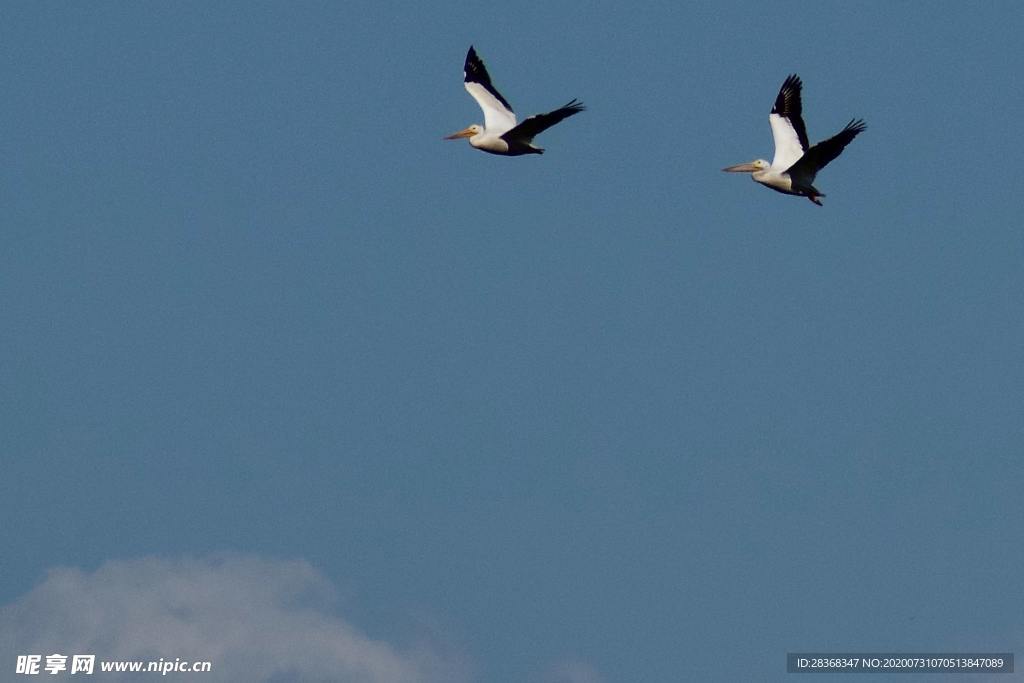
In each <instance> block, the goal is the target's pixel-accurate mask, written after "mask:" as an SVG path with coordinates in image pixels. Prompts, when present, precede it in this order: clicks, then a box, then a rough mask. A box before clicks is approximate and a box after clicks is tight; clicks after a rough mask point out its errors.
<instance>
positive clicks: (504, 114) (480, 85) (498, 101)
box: [445, 45, 584, 157]
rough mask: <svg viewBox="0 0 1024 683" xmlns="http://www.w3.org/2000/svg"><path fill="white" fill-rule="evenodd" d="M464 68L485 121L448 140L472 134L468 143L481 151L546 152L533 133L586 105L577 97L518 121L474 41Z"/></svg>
mask: <svg viewBox="0 0 1024 683" xmlns="http://www.w3.org/2000/svg"><path fill="white" fill-rule="evenodd" d="M463 70H464V72H465V85H466V90H468V91H469V94H470V95H472V96H473V99H474V100H476V103H477V104H479V105H480V108H481V109H483V110H484V125H483V126H481V125H480V124H478V123H474V124H473V125H472V126H469V127H468V128H464V129H463V130H460V131H459V132H458V133H452V134H451V135H448V136H446V137H445V140H457V139H458V138H469V144H471V145H473V146H474V147H476V148H477V149H479V150H480V151H482V152H489V153H491V154H502V155H505V156H510V157H514V156H519V155H520V154H543V153H544V150H543V149H541V148H540V147H534V145H533V137H534V136H535V135H537V134H539V133H541V132H543V131H545V130H547V129H548V128H550V127H551V126H553V125H555V124H556V123H558V122H559V121H561V120H562V119H565V118H568V117H570V116H572V115H573V114H578V113H580V112H581V111H583V109H584V107H583V104H582V103H581V102H577V101H576V100H575V99H574V100H573V101H571V102H569V103H568V104H566V105H565V106H564V107H560V108H558V109H556V110H554V111H551V112H548V113H547V114H537V115H535V116H531V117H530V118H528V119H526V120H525V121H523V122H522V123H520V124H519V125H516V115H515V113H513V111H512V106H511V105H510V104H509V103H508V101H507V100H506V99H505V98H504V97H502V96H501V93H499V92H498V90H497V89H496V88H495V87H494V85H493V84H492V83H491V77H490V76H489V75H488V73H487V69H485V68H484V63H483V62H482V61H481V60H480V58H479V57H477V54H476V50H474V49H473V46H472V45H470V46H469V52H467V53H466V66H465V67H463Z"/></svg>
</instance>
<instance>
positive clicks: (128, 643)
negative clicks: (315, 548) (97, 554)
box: [0, 557, 573, 683]
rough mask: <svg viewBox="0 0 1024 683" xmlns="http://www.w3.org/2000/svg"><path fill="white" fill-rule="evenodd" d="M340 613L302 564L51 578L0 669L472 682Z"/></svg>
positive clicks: (29, 605) (11, 628)
mask: <svg viewBox="0 0 1024 683" xmlns="http://www.w3.org/2000/svg"><path fill="white" fill-rule="evenodd" d="M333 606H334V589H333V587H332V585H331V584H330V582H329V581H328V580H327V579H326V578H325V577H323V576H322V575H321V574H320V573H319V572H317V571H316V570H315V569H313V568H312V567H311V566H310V565H309V564H307V563H305V562H301V561H278V560H266V559H259V558H254V557H223V558H216V559H204V560H196V559H185V560H167V559H158V558H148V559H141V560H128V561H111V562H107V563H106V564H104V565H103V566H101V567H100V568H99V569H97V570H96V571H95V572H91V573H89V572H82V571H80V570H77V569H55V570H51V571H50V572H49V573H48V574H47V576H46V578H45V580H44V581H43V582H42V583H41V584H39V585H38V586H36V587H35V588H34V589H33V590H31V591H30V592H29V593H27V594H26V595H24V596H23V597H22V598H20V599H19V600H17V601H16V602H14V603H12V604H10V605H7V606H5V607H3V608H0V666H2V667H4V670H6V671H8V672H13V670H14V668H13V667H14V659H15V656H16V655H18V654H41V655H43V656H44V657H45V655H47V654H52V653H61V654H65V655H71V654H95V655H96V659H97V662H98V661H99V660H104V659H105V660H157V659H160V658H163V659H165V660H172V661H173V660H174V659H175V658H179V657H180V658H181V659H182V660H184V661H193V660H208V661H210V662H212V664H213V668H212V672H211V673H208V674H191V675H186V674H180V675H179V676H178V677H175V676H174V675H173V674H172V675H170V676H169V677H167V679H171V680H174V679H175V678H177V679H178V680H184V679H185V678H188V679H189V680H202V681H204V683H219V682H221V681H223V682H227V681H252V682H253V683H275V682H277V681H332V682H339V683H349V682H351V683H356V682H358V683H433V682H434V681H445V682H453V681H462V680H468V678H469V677H468V675H467V673H466V665H465V664H464V663H463V662H461V661H459V658H458V657H454V656H451V655H450V654H447V653H444V652H443V649H441V648H438V647H436V646H434V645H431V644H426V643H415V644H412V645H410V646H408V647H398V646H396V645H394V644H391V643H387V642H382V641H379V640H373V639H371V638H369V637H367V636H366V635H365V634H364V633H362V632H360V630H359V629H357V628H356V627H354V626H353V625H352V624H350V623H348V622H346V621H345V620H344V619H342V618H340V617H339V616H337V615H336V614H335V612H334V610H333ZM97 673H99V672H98V671H97ZM151 676H152V674H151ZM161 678H164V677H161ZM137 679H138V677H137V676H136V680H137ZM103 680H105V681H107V680H110V681H118V680H129V679H128V678H127V677H120V676H118V675H117V674H104V675H103ZM569 680H573V679H569Z"/></svg>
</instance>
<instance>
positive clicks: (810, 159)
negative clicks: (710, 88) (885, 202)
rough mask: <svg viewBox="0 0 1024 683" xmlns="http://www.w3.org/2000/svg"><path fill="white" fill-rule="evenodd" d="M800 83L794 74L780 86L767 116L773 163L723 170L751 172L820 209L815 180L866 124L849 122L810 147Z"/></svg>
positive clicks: (760, 180)
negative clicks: (802, 114)
mask: <svg viewBox="0 0 1024 683" xmlns="http://www.w3.org/2000/svg"><path fill="white" fill-rule="evenodd" d="M802 89H803V83H801V81H800V77H799V76H797V75H796V74H793V75H791V76H789V77H788V78H787V79H786V81H785V82H784V83H783V84H782V88H781V89H780V90H779V95H778V97H776V98H775V106H773V107H772V111H771V114H769V115H768V122H769V123H770V124H771V127H772V137H773V138H775V157H774V158H773V159H772V163H770V164H769V163H768V162H767V161H765V160H764V159H755V160H754V161H751V162H749V163H746V164H737V165H736V166H729V167H728V168H723V169H722V170H723V171H726V172H728V173H750V175H751V178H753V179H754V181H756V182H758V183H761V184H762V185H764V186H765V187H769V188H771V189H773V190H775V191H776V192H782V193H784V194H792V195H797V196H799V197H807V198H808V199H810V200H811V201H812V202H814V203H815V204H817V205H818V206H821V205H822V204H821V198H822V197H824V196H825V195H823V194H822V193H821V192H820V191H819V190H818V189H817V188H815V187H814V185H813V183H814V177H815V176H816V175H817V174H818V171H820V170H821V169H823V168H825V166H827V165H828V163H829V162H830V161H832V160H833V159H835V158H836V157H837V156H839V155H840V154H841V153H842V151H843V149H844V148H845V147H846V146H847V145H848V144H850V142H852V141H853V139H854V138H855V137H857V135H858V134H859V133H861V132H862V131H863V130H864V129H865V128H867V125H865V123H864V121H863V120H862V119H852V120H851V121H850V122H849V123H848V124H846V127H845V128H843V129H842V130H841V131H839V132H838V133H836V134H835V135H833V136H832V137H830V138H829V139H828V140H825V141H823V142H819V143H818V144H816V145H814V146H813V147H809V146H808V143H807V129H806V128H805V127H804V120H803V118H801V113H802V108H803V107H802V105H801V103H800V91H801V90H802Z"/></svg>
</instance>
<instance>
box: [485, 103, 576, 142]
mask: <svg viewBox="0 0 1024 683" xmlns="http://www.w3.org/2000/svg"><path fill="white" fill-rule="evenodd" d="M584 109H586V107H584V106H583V103H582V102H577V101H576V100H575V99H574V100H572V101H571V102H568V103H566V104H565V106H562V107H559V108H558V109H556V110H554V111H550V112H548V113H547V114H536V115H534V116H531V117H530V118H528V119H526V120H525V121H523V122H522V123H520V124H519V125H518V126H516V127H515V128H513V129H512V130H510V131H508V132H507V133H505V134H504V135H502V136H501V137H502V138H504V139H505V140H508V141H511V140H518V141H521V142H526V143H529V142H530V141H531V140H533V137H534V136H535V135H539V134H540V133H542V132H543V131H545V130H547V129H548V128H550V127H551V126H553V125H555V124H556V123H558V122H559V121H561V120H563V119H567V118H569V117H570V116H572V115H573V114H579V113H580V112H581V111H583V110H584Z"/></svg>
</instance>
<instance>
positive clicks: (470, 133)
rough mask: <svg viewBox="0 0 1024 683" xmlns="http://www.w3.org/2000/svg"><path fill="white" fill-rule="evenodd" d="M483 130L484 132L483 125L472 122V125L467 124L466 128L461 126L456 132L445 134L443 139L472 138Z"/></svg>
mask: <svg viewBox="0 0 1024 683" xmlns="http://www.w3.org/2000/svg"><path fill="white" fill-rule="evenodd" d="M483 132H484V127H483V126H481V125H480V124H479V123H474V124H473V125H472V126H469V127H468V128H463V129H462V130H460V131H459V132H458V133H452V134H451V135H445V136H444V139H445V140H458V139H459V138H472V137H475V136H477V135H480V133H483Z"/></svg>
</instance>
